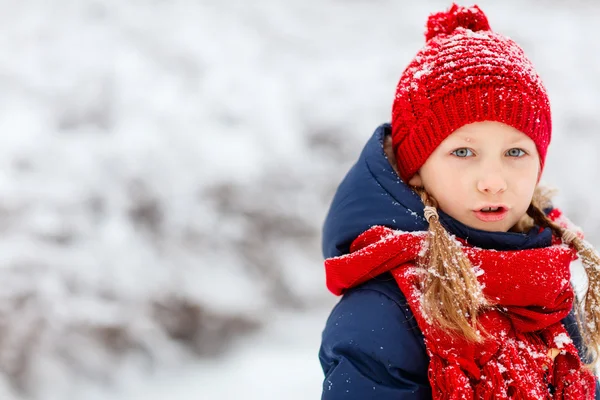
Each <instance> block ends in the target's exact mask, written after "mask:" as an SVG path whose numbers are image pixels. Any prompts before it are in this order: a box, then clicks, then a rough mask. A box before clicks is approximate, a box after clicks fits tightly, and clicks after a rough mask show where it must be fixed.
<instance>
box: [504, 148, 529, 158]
mask: <svg viewBox="0 0 600 400" xmlns="http://www.w3.org/2000/svg"><path fill="white" fill-rule="evenodd" d="M506 154H507V155H508V156H510V157H517V158H518V157H522V156H524V155H525V154H527V153H525V151H523V150H521V149H517V148H516V147H515V148H514V149H510V150H509V151H507V152H506Z"/></svg>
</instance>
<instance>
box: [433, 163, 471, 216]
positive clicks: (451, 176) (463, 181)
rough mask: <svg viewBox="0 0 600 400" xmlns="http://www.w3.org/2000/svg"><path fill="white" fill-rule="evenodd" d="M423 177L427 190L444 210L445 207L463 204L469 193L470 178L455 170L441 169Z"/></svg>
mask: <svg viewBox="0 0 600 400" xmlns="http://www.w3.org/2000/svg"><path fill="white" fill-rule="evenodd" d="M423 177H424V179H423V181H424V184H425V189H426V190H427V192H429V193H431V194H432V195H433V197H435V198H436V200H437V201H438V202H439V203H440V206H441V207H442V208H443V206H444V205H446V206H452V205H454V204H457V203H461V202H463V200H464V199H463V197H465V196H464V195H465V194H466V193H467V192H468V190H467V189H468V184H469V183H468V177H467V176H466V174H465V173H461V172H458V171H455V170H454V169H451V168H447V167H446V168H439V169H437V170H436V172H435V173H428V174H426V175H424V176H423Z"/></svg>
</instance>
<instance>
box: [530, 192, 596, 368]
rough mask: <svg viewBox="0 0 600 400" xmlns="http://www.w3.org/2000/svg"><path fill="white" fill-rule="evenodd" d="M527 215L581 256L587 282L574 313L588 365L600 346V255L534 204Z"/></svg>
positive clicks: (593, 360) (594, 359)
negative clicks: (550, 230)
mask: <svg viewBox="0 0 600 400" xmlns="http://www.w3.org/2000/svg"><path fill="white" fill-rule="evenodd" d="M527 214H528V215H529V216H530V217H531V218H532V219H533V221H534V222H535V223H536V224H537V225H538V226H541V227H548V228H550V229H552V231H553V232H554V234H555V235H556V236H557V237H560V238H562V239H563V242H564V243H566V244H569V245H571V246H573V248H575V250H577V255H578V256H579V258H581V262H582V264H583V267H584V270H585V273H586V275H587V281H588V283H587V287H586V292H585V295H584V296H583V299H582V301H579V299H577V298H576V305H575V313H576V316H577V325H578V326H579V331H580V332H581V336H582V338H583V342H584V344H585V347H586V352H587V354H586V356H587V357H588V359H589V360H590V364H591V363H593V362H595V361H596V358H597V355H598V349H599V346H600V332H599V331H598V328H600V256H599V255H598V253H597V252H596V250H594V248H593V247H592V246H591V245H590V244H589V243H588V242H586V241H585V240H583V239H581V238H579V237H578V236H577V235H576V234H574V233H573V232H572V231H570V230H568V229H566V228H563V227H562V226H560V225H558V224H557V223H556V222H554V221H552V220H551V219H550V218H548V216H546V214H545V213H544V212H543V211H542V210H541V208H539V207H538V206H537V205H535V204H534V203H532V204H531V205H530V206H529V209H528V210H527Z"/></svg>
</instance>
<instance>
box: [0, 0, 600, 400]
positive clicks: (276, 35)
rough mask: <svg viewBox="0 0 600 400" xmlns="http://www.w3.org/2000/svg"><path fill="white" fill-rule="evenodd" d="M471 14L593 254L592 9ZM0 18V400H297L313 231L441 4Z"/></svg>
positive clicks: (213, 1) (125, 7) (523, 8)
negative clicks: (519, 89) (516, 90)
mask: <svg viewBox="0 0 600 400" xmlns="http://www.w3.org/2000/svg"><path fill="white" fill-rule="evenodd" d="M464 4H465V5H470V4H472V3H464ZM478 4H479V5H480V6H481V7H482V8H483V10H484V11H485V12H486V13H487V14H488V17H489V20H490V23H491V25H492V28H493V29H495V30H497V31H499V32H501V33H504V34H506V35H508V36H510V37H512V38H513V39H515V40H516V41H517V42H518V43H520V44H521V45H522V46H523V47H524V48H525V51H526V53H527V54H528V55H529V56H530V58H531V59H532V60H533V61H534V63H535V65H536V66H537V69H538V71H539V73H540V75H541V76H542V78H543V79H544V81H545V83H546V86H547V87H548V90H549V92H550V96H551V101H552V106H553V111H554V114H553V115H554V139H553V145H552V146H551V148H550V152H549V156H548V161H547V169H546V172H545V181H546V182H547V183H550V184H554V185H556V186H558V187H559V188H560V189H561V190H562V192H561V194H560V196H559V197H558V203H559V206H561V207H563V208H564V210H565V211H566V212H567V213H568V215H569V216H570V217H571V219H572V220H574V222H576V223H577V224H579V225H580V226H582V227H583V228H584V229H585V230H586V232H587V235H588V238H589V239H590V241H591V242H592V243H593V244H595V245H596V246H598V245H600V209H599V208H598V207H597V206H596V202H597V198H595V195H597V194H598V193H600V189H598V180H599V179H600V178H599V176H600V175H599V172H600V164H599V161H598V157H597V153H598V150H599V149H600V108H599V107H600V42H599V41H598V38H599V37H600V24H598V23H597V21H598V19H599V18H600V3H598V2H596V1H592V0H590V1H582V0H569V1H558V0H553V1H550V0H548V1H537V0H527V1H524V0H510V1H509V0H506V1H502V2H499V1H491V0H490V1H485V0H484V1H480V2H479V3H478ZM0 5H2V7H1V9H2V12H1V13H0V26H1V27H2V28H0V29H1V33H2V34H1V35H0V49H1V51H0V132H2V134H0V165H1V168H0V260H1V261H2V262H1V263H0V265H1V266H2V268H1V269H0V279H1V281H2V285H1V286H0V288H1V289H0V371H1V372H2V373H1V375H0V398H1V399H3V400H4V399H7V400H21V399H35V400H55V399H56V400H63V399H68V400H70V399H77V400H80V399H83V400H88V399H90V400H96V399H117V400H125V399H145V400H153V399H165V398H168V399H174V400H187V399H190V400H191V399H203V400H205V399H206V400H209V399H210V400H212V399H237V398H244V399H246V400H254V399H290V400H296V399H315V398H319V397H320V386H321V379H322V375H321V371H320V367H319V364H318V359H317V351H318V346H319V335H320V332H321V329H322V328H323V325H324V323H325V318H326V317H327V314H328V313H329V311H330V309H331V307H332V306H333V304H334V303H335V301H336V299H335V298H334V297H333V296H332V295H330V294H328V293H327V292H326V290H325V285H324V276H323V266H322V259H321V253H320V225H321V222H322V220H323V218H324V216H325V213H326V210H327V207H328V202H329V201H330V199H331V197H332V195H333V192H334V190H335V187H336V185H337V184H338V182H339V181H340V179H341V178H342V176H343V175H344V174H345V172H346V170H347V169H348V168H349V167H350V165H351V164H352V162H353V160H354V159H355V158H356V157H357V155H358V152H359V151H360V149H361V148H362V146H363V144H364V143H365V142H366V140H367V139H368V138H369V136H370V135H371V133H372V131H373V129H374V128H375V127H376V126H377V125H378V124H379V123H381V122H384V121H387V120H388V119H389V113H390V107H391V101H392V98H393V94H394V89H395V85H396V82H397V79H398V77H399V75H400V73H401V71H402V69H403V68H404V67H405V66H406V64H407V63H408V62H409V60H410V59H411V58H412V57H413V56H414V54H415V53H416V51H417V50H418V49H419V48H420V47H421V45H422V44H423V40H424V39H423V33H424V24H425V21H426V18H427V15H428V14H429V13H431V12H434V11H440V10H442V9H446V8H447V7H448V6H449V5H450V2H449V1H419V2H416V1H408V0H370V1H366V0H345V1H344V0H254V1H236V0H195V1H193V0H187V1H184V0H173V1H166V0H163V1H160V0H154V1H149V0H147V1H141V0H131V1H120V0H104V1H100V0H55V1H51V2H50V1H46V0H23V1H19V2H13V1H8V0H2V1H0Z"/></svg>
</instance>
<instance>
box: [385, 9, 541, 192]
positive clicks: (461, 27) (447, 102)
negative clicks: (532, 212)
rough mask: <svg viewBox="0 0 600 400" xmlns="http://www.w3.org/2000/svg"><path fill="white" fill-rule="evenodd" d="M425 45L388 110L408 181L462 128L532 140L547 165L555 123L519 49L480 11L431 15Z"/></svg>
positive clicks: (396, 149) (401, 167)
mask: <svg viewBox="0 0 600 400" xmlns="http://www.w3.org/2000/svg"><path fill="white" fill-rule="evenodd" d="M425 38H426V44H425V47H423V48H422V49H421V50H420V51H419V52H418V53H417V55H416V57H415V58H414V59H413V60H412V62H411V63H410V64H409V65H408V67H407V68H406V69H405V70H404V72H403V73H402V76H401V77H400V82H399V83H398V87H397V89H396V98H395V100H394V105H393V109H392V143H393V146H394V152H395V154H396V159H397V162H398V169H399V172H400V176H401V178H402V179H403V180H404V181H405V182H408V180H410V178H411V177H412V176H413V175H414V174H415V173H416V172H417V171H418V170H419V168H421V166H422V165H423V164H424V163H425V161H426V160H427V158H428V157H429V156H430V155H431V153H432V152H433V151H434V150H435V149H436V147H437V146H438V145H439V144H440V143H441V142H442V141H443V140H444V139H445V138H446V137H448V136H449V135H450V134H452V132H454V131H455V130H457V129H458V128H460V127H461V126H463V125H466V124H469V123H472V122H478V121H498V122H502V123H505V124H507V125H510V126H512V127H514V128H516V129H518V130H519V131H521V132H523V133H524V134H526V135H527V136H529V137H530V138H531V139H532V140H533V141H534V142H535V144H536V146H537V149H538V152H539V154H540V163H541V168H542V169H543V167H544V160H545V158H546V150H547V149H548V144H549V143H550V137H551V131H552V122H551V116H550V102H549V100H548V94H547V93H546V89H545V88H544V85H543V84H542V81H541V79H540V77H539V76H538V74H537V73H536V71H535V69H534V68H533V65H532V63H531V61H530V60H529V59H528V58H527V57H526V56H525V54H524V52H523V50H522V49H521V48H520V47H519V46H518V45H517V44H516V43H515V42H514V41H512V40H511V39H509V38H507V37H505V36H502V35H499V34H497V33H495V32H492V31H491V29H490V25H489V23H488V20H487V17H486V16H485V14H484V13H483V11H481V10H480V9H479V7H477V6H473V7H469V8H466V7H460V6H457V5H456V4H453V5H452V7H451V8H450V9H449V10H448V11H446V12H441V13H437V14H432V15H431V16H429V20H428V21H427V31H426V33H425Z"/></svg>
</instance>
